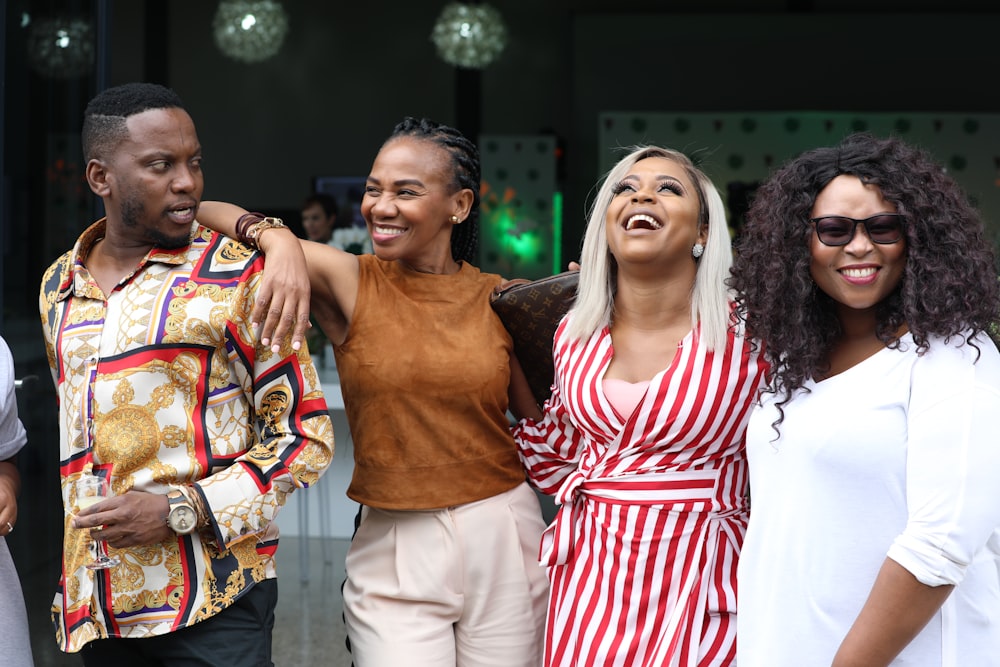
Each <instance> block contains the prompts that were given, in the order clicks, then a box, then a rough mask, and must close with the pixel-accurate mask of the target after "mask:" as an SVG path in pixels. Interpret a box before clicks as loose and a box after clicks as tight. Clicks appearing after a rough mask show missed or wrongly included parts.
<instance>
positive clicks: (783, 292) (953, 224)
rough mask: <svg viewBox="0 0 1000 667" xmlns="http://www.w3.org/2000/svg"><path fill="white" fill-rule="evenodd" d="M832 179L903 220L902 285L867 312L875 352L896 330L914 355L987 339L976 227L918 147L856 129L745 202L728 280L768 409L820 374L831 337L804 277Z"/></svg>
mask: <svg viewBox="0 0 1000 667" xmlns="http://www.w3.org/2000/svg"><path fill="white" fill-rule="evenodd" d="M841 174H849V175H853V176H856V177H858V178H859V179H860V180H861V181H862V182H864V183H866V184H872V185H875V186H877V187H878V188H879V189H880V190H881V192H882V196H883V197H884V198H885V199H886V200H887V201H889V202H891V203H893V204H894V205H895V206H896V210H897V212H898V213H900V214H902V215H903V219H904V224H903V229H904V234H905V238H906V266H905V269H904V272H903V278H902V280H901V281H900V283H899V285H897V287H896V289H895V290H894V291H893V292H892V293H891V294H890V295H889V296H887V297H886V298H885V299H884V300H883V301H882V302H881V303H880V304H879V305H878V307H877V309H876V317H877V328H876V334H877V336H878V338H879V339H880V340H881V341H883V342H884V343H885V345H886V346H887V347H890V348H897V347H898V346H899V336H898V333H897V332H898V331H899V330H900V327H901V325H903V324H904V323H905V324H906V326H907V327H908V329H909V331H910V333H911V335H912V336H913V340H914V342H915V343H916V345H917V350H918V352H923V351H926V350H927V348H928V345H929V340H928V339H929V337H931V336H937V337H941V338H944V339H948V338H951V337H954V336H959V337H962V338H963V339H964V340H969V339H971V338H972V337H974V336H976V335H978V334H979V333H982V332H984V331H985V332H988V333H989V332H990V327H991V325H992V324H994V323H995V322H996V320H997V318H998V314H1000V283H998V280H997V267H996V257H995V253H994V248H993V246H992V244H991V243H990V242H989V241H988V240H987V238H986V234H985V230H984V226H983V222H982V219H981V217H980V215H979V213H978V211H977V210H976V209H975V208H974V207H973V205H972V204H971V203H970V201H969V200H968V197H967V196H966V194H965V193H964V192H963V190H962V189H961V187H960V186H959V185H958V184H957V183H956V182H955V181H954V180H953V179H952V178H951V177H950V176H949V175H948V174H947V173H945V170H944V169H943V168H942V167H941V166H940V165H939V164H937V163H936V162H935V161H934V160H933V159H932V158H931V157H930V156H929V155H928V154H927V153H926V152H925V151H923V150H922V149H920V148H917V147H914V146H911V145H908V144H906V143H904V142H903V141H902V140H900V139H898V138H895V137H893V138H877V137H875V136H872V135H871V134H868V133H858V134H852V135H850V136H848V137H846V138H845V139H844V140H843V141H841V143H840V144H838V145H837V146H833V147H826V148H817V149H814V150H811V151H808V152H806V153H803V154H802V155H800V156H799V157H797V158H794V159H792V160H791V161H789V162H788V163H786V164H785V165H784V166H782V167H781V168H780V169H778V170H777V171H776V172H775V173H774V174H773V175H772V176H771V177H770V178H769V179H768V180H767V181H766V182H765V183H764V184H763V185H762V186H761V187H760V189H759V190H758V191H757V193H756V194H755V196H754V199H753V202H752V203H751V206H750V210H749V212H748V213H747V220H746V225H745V226H744V228H743V234H742V236H741V238H740V240H739V243H738V244H737V247H736V253H737V254H736V257H735V260H734V264H733V268H732V272H731V273H732V275H731V277H730V279H729V285H730V287H731V288H733V290H734V291H735V292H736V295H735V299H736V304H737V312H738V314H739V316H740V318H741V319H742V320H743V321H744V322H745V323H746V330H747V334H748V335H749V336H752V337H753V338H755V339H756V340H758V341H760V342H761V343H763V345H764V354H765V357H766V358H767V360H768V361H769V362H770V363H771V373H772V377H771V383H770V391H773V392H775V393H777V394H779V399H780V400H779V402H778V407H779V410H780V407H781V406H782V405H784V404H786V403H787V402H788V401H789V400H790V399H791V397H792V394H793V393H794V392H795V390H797V389H799V388H801V387H802V386H803V384H804V383H805V382H806V381H807V380H808V379H809V378H811V377H814V376H815V375H816V374H817V373H822V372H823V371H825V370H826V369H827V360H828V357H829V354H830V351H831V348H832V346H833V343H834V342H835V341H836V340H837V339H838V338H839V336H840V335H841V326H840V321H839V319H838V318H837V315H836V311H835V304H834V302H833V300H832V299H830V297H828V296H827V295H826V294H824V293H823V292H822V291H821V290H819V289H817V288H816V286H815V284H814V283H813V280H812V277H811V274H810V269H809V267H810V253H809V242H810V236H811V234H812V233H813V228H812V226H811V225H810V224H809V218H810V212H811V210H812V207H813V204H814V202H815V201H816V197H817V195H818V194H819V192H820V191H821V190H823V188H825V187H826V186H827V184H828V183H830V181H832V180H833V179H834V178H836V177H837V176H839V175H841ZM780 422H781V418H779V420H778V422H776V424H780Z"/></svg>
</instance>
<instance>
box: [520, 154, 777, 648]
mask: <svg viewBox="0 0 1000 667" xmlns="http://www.w3.org/2000/svg"><path fill="white" fill-rule="evenodd" d="M581 261H582V269H581V272H580V285H579V292H578V296H577V301H576V303H575V304H574V306H573V308H572V309H571V310H570V312H569V313H568V314H567V316H566V317H565V318H564V319H563V321H562V323H561V324H560V326H559V329H558V330H557V332H556V336H555V341H554V350H553V354H554V360H555V384H554V387H553V393H552V396H551V398H550V399H549V400H548V401H546V403H545V405H544V406H543V407H542V408H541V409H539V408H538V406H534V405H532V404H530V403H525V404H519V405H516V406H514V408H515V411H516V412H518V413H519V414H520V415H524V416H526V417H527V418H526V419H523V420H522V421H521V422H520V423H519V424H518V426H517V427H516V429H515V439H516V441H517V443H518V446H519V449H520V453H521V459H522V462H523V463H524V465H525V468H526V469H527V472H528V475H529V477H530V479H531V481H532V482H533V483H534V484H535V486H536V487H538V488H539V489H540V490H542V491H543V492H546V493H550V494H555V496H556V499H557V502H559V503H560V504H561V507H560V509H559V513H558V515H557V516H556V519H555V521H554V522H553V523H552V525H551V526H550V527H549V529H548V530H547V531H546V533H545V535H544V536H543V541H542V547H541V560H542V563H543V564H544V565H546V566H548V573H549V579H550V582H551V590H550V597H549V608H548V616H547V622H546V646H545V665H546V666H549V667H555V666H566V667H569V666H573V667H577V666H583V665H595V666H600V667H611V666H613V665H622V666H627V667H654V666H655V667H662V666H665V665H670V666H672V665H679V666H686V667H695V666H707V665H731V664H733V663H734V660H735V643H736V642H735V632H736V623H735V612H736V601H735V581H736V561H737V557H738V556H739V552H740V546H741V544H742V541H743V534H744V529H745V526H746V520H747V498H746V496H747V469H746V461H745V458H744V431H745V427H746V422H747V417H748V413H749V410H750V408H751V405H752V403H753V401H754V400H755V398H756V397H757V392H758V388H759V386H760V385H761V382H762V378H763V375H764V373H765V370H766V366H765V363H764V361H763V358H762V356H761V355H759V353H758V350H756V349H755V347H754V346H752V345H751V344H750V341H748V340H746V339H744V338H743V337H742V336H741V335H740V334H739V333H738V332H737V331H735V329H734V326H733V325H732V322H733V321H732V319H731V303H730V300H729V295H728V293H727V290H726V288H725V282H724V281H725V278H726V276H727V274H728V271H729V267H730V265H731V263H732V257H731V250H730V241H729V231H728V228H727V225H726V219H725V211H724V208H723V204H722V200H721V198H720V197H719V194H718V192H717V191H716V189H715V187H714V186H713V185H712V183H711V182H710V181H709V180H708V178H707V177H706V176H705V175H704V174H703V173H702V172H701V171H699V170H698V169H697V168H696V167H695V166H694V165H693V164H692V163H691V161H690V160H689V159H688V158H687V157H685V156H684V155H682V154H681V153H677V152H675V151H671V150H666V149H661V148H656V147H640V148H637V149H636V150H634V151H633V152H631V153H630V154H629V155H627V156H626V157H625V158H624V159H622V160H621V161H620V162H619V163H618V164H617V165H616V166H615V167H614V168H613V169H612V170H611V171H610V172H609V174H608V176H607V178H606V179H605V182H604V183H603V185H602V187H601V189H600V191H599V193H598V196H597V198H596V200H595V203H594V207H593V210H592V212H591V215H590V220H589V224H588V227H587V232H586V237H585V239H584V243H583V253H582V260H581Z"/></svg>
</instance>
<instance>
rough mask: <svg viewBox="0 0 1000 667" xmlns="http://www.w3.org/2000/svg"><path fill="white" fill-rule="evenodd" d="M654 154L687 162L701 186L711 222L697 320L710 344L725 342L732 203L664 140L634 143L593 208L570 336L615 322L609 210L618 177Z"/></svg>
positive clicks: (694, 306)
mask: <svg viewBox="0 0 1000 667" xmlns="http://www.w3.org/2000/svg"><path fill="white" fill-rule="evenodd" d="M651 157H654V158H664V159H666V160H671V161H672V162H676V163H677V164H679V165H681V166H682V167H683V168H684V170H685V171H686V172H687V174H688V177H689V178H690V179H691V182H692V183H694V185H695V188H696V189H697V191H698V202H699V209H700V210H699V215H698V222H699V226H707V228H708V236H707V238H706V241H705V252H704V254H702V256H701V259H699V260H698V269H697V273H696V274H695V280H694V287H693V289H692V291H691V321H692V322H693V323H695V325H697V324H698V323H700V324H701V340H702V342H703V343H704V344H705V345H706V346H707V347H708V348H709V349H716V348H719V349H721V348H724V347H725V344H726V335H727V331H728V329H729V327H730V323H731V318H730V306H729V301H730V295H729V290H728V289H727V288H726V279H727V278H728V277H729V267H730V266H732V263H733V254H732V243H731V241H730V238H729V227H728V225H727V223H726V209H725V206H724V205H723V203H722V197H721V196H720V195H719V191H718V190H717V189H716V188H715V185H714V184H713V183H712V181H710V180H709V178H708V177H707V176H706V175H705V174H704V173H703V172H702V171H701V170H700V169H698V168H697V167H695V166H694V163H693V162H691V160H690V159H689V158H688V157H687V156H686V155H684V154H683V153H680V152H678V151H675V150H671V149H669V148H660V147H658V146H635V147H633V148H632V149H631V152H630V153H629V154H628V155H626V156H625V157H624V158H622V159H621V160H620V161H619V162H618V164H616V165H615V166H614V167H612V168H611V170H610V171H609V172H608V173H607V175H606V176H605V177H604V182H603V183H602V185H601V188H600V190H598V192H597V197H596V198H595V199H594V204H593V206H592V207H591V209H590V215H589V219H588V222H587V231H586V234H585V236H584V239H583V249H582V251H581V254H580V283H579V286H578V288H577V296H576V300H575V302H574V304H573V307H572V308H571V309H570V311H569V321H568V322H567V325H566V333H567V335H568V336H569V337H570V338H573V339H577V340H583V339H587V338H589V337H590V336H592V335H593V334H594V332H595V331H598V330H599V329H602V328H604V327H606V326H609V325H610V324H611V320H612V316H613V314H614V297H615V291H616V282H615V267H614V262H613V258H612V256H611V251H610V250H609V249H608V239H607V231H606V229H605V226H604V224H605V216H606V215H607V211H608V206H610V204H611V200H612V199H613V198H614V195H615V193H614V190H615V187H616V186H617V185H618V183H619V182H620V181H621V180H622V179H623V178H625V176H626V175H627V174H628V172H629V170H630V169H631V168H632V166H633V165H634V164H635V163H636V162H639V161H640V160H644V159H646V158H651Z"/></svg>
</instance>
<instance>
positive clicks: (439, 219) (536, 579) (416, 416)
mask: <svg viewBox="0 0 1000 667" xmlns="http://www.w3.org/2000/svg"><path fill="white" fill-rule="evenodd" d="M479 180H480V167H479V155H478V151H477V149H476V147H475V145H474V144H473V143H472V142H470V141H469V140H468V139H466V138H465V137H464V136H462V135H461V133H459V132H458V131H457V130H454V129H453V128H450V127H447V126H444V125H440V124H438V123H434V122H432V121H428V120H426V119H424V120H416V119H412V118H408V119H406V120H404V121H403V122H401V123H400V124H399V125H397V126H396V128H395V130H394V132H393V134H392V135H391V136H390V137H389V139H388V140H387V141H386V143H385V144H384V145H383V146H382V149H381V150H380V151H379V153H378V155H377V156H376V158H375V161H374V164H373V165H372V169H371V173H370V175H369V176H368V179H367V185H366V189H365V194H364V199H363V201H362V206H361V211H362V214H363V215H364V218H365V223H366V225H367V227H368V231H369V233H370V234H371V237H372V241H373V245H374V250H375V253H374V254H373V255H360V256H357V255H352V254H349V253H345V252H342V251H340V250H337V249H336V248H332V247H330V246H328V245H325V244H319V243H313V242H309V241H304V240H299V239H296V237H294V236H293V235H292V234H290V233H288V232H286V231H280V230H277V229H276V230H275V231H271V229H274V228H273V227H270V226H269V225H261V226H260V227H257V229H256V232H257V234H251V236H256V240H257V241H260V244H261V247H262V250H264V252H265V253H266V254H267V258H268V259H267V264H268V268H267V270H266V271H265V280H266V281H267V283H266V284H265V285H264V286H263V291H262V295H263V296H264V297H266V296H268V295H271V296H272V299H271V303H270V312H268V311H267V310H266V307H262V308H261V309H259V312H258V313H256V315H259V318H258V321H261V322H264V321H265V320H268V321H267V322H265V325H264V331H263V336H264V338H265V340H266V339H267V337H268V336H269V335H273V337H274V339H275V340H281V339H282V337H283V336H284V334H285V333H288V332H289V331H290V330H291V329H292V328H293V326H292V325H293V322H292V319H293V318H291V317H290V318H289V319H288V320H284V321H282V322H281V323H280V324H277V322H276V320H277V319H278V318H277V316H278V315H280V313H281V312H282V306H283V305H284V306H285V310H286V311H287V310H288V307H289V304H294V303H295V302H296V300H300V301H299V303H302V304H304V303H305V301H304V299H302V294H303V293H304V292H305V290H304V289H303V285H302V284H300V283H299V282H298V281H299V280H302V281H303V282H304V281H305V278H304V275H305V272H306V270H307V271H308V281H309V284H310V286H311V313H312V316H313V317H314V318H315V321H316V322H318V323H319V325H320V327H321V329H322V330H323V333H324V334H325V335H326V336H327V338H329V340H330V341H332V343H333V347H334V353H335V355H336V359H337V369H338V371H339V374H340V380H341V388H342V391H343V396H344V404H345V408H346V411H347V417H348V422H349V424H350V428H351V435H352V437H353V440H354V452H355V468H354V474H353V478H352V481H351V485H350V487H349V489H348V492H347V494H348V496H350V497H351V498H353V499H354V500H356V501H358V502H359V503H361V505H362V506H363V510H362V518H361V524H360V526H359V528H358V531H357V533H356V534H355V536H354V539H353V540H352V543H351V548H350V551H349V553H348V555H347V582H346V584H345V587H344V604H345V611H346V620H347V629H348V637H349V638H350V642H351V648H352V653H353V656H354V662H355V664H356V665H357V666H358V667H369V666H371V667H383V666H384V665H404V664H405V665H410V666H416V667H423V666H432V665H433V666H438V665H441V666H442V667H444V666H446V665H447V666H449V667H450V666H455V665H458V666H459V667H464V666H479V665H482V666H484V667H485V666H486V665H497V666H499V665H503V666H505V667H508V666H511V667H516V666H521V665H524V666H528V665H536V664H540V662H541V647H542V635H541V633H542V629H543V627H544V616H545V600H546V594H547V587H548V584H547V582H546V577H545V573H544V570H543V569H542V567H541V566H540V565H539V564H538V545H539V540H540V536H541V533H542V530H543V529H544V528H545V526H544V523H543V521H542V518H541V510H540V507H539V505H538V499H537V497H536V496H535V494H534V492H533V491H532V490H531V489H530V488H529V487H528V486H527V484H526V483H525V476H524V472H523V470H522V468H521V465H520V462H519V460H518V456H517V453H516V450H515V448H514V443H513V439H512V437H511V433H510V429H509V422H508V419H507V416H506V412H507V405H508V388H509V386H510V385H511V382H510V379H511V367H512V361H513V357H512V353H511V339H510V336H509V334H508V333H507V332H506V330H505V329H504V327H503V325H502V324H501V323H500V321H499V319H498V318H497V317H496V315H495V314H494V313H493V311H492V309H491V307H490V305H489V296H490V293H491V292H492V290H493V289H494V287H496V286H497V285H498V284H500V283H501V282H502V278H501V277H500V276H497V275H492V274H486V273H481V272H480V271H479V270H478V269H477V268H476V267H474V266H473V265H472V264H470V263H469V259H470V258H472V257H473V256H474V254H475V248H476V243H477V240H478V239H477V236H478V232H477V229H478V228H477V217H478V208H479ZM245 213H246V212H245V211H243V210H242V209H239V208H238V207H234V206H231V205H229V204H222V203H218V202H212V203H203V204H202V208H201V210H200V211H199V216H198V217H199V221H200V222H202V223H203V224H205V225H206V226H209V227H212V228H213V229H217V230H219V231H222V232H224V233H228V234H230V235H233V236H235V235H237V233H238V232H245V231H246V230H245V228H246V227H247V225H248V224H249V226H250V227H251V228H252V227H253V225H255V224H257V220H259V218H254V217H253V216H250V217H242V218H241V216H244V214H245ZM240 219H242V224H241V225H240V227H242V228H243V229H237V224H236V223H237V221H238V220H240ZM264 231H267V233H266V234H264V233H263V232H264ZM244 235H245V234H244ZM303 255H304V257H305V262H304V265H305V267H306V269H303V261H302V258H303ZM262 300H264V301H265V302H266V298H265V299H262ZM286 302H287V303H286ZM293 307H294V306H293ZM298 315H299V319H298V321H297V322H296V323H295V326H294V329H295V332H294V336H293V341H294V344H295V345H301V344H302V341H303V339H304V336H303V334H304V331H305V328H306V325H305V322H306V321H307V319H308V316H309V313H308V312H307V311H306V310H305V306H304V305H303V306H302V310H300V312H299V313H298ZM276 324H277V326H275V325H276ZM513 367H514V372H515V373H519V370H520V369H519V368H517V366H516V362H513ZM525 386H526V385H525Z"/></svg>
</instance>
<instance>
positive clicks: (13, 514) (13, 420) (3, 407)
mask: <svg viewBox="0 0 1000 667" xmlns="http://www.w3.org/2000/svg"><path fill="white" fill-rule="evenodd" d="M27 439H28V438H27V435H26V434H25V432H24V426H23V425H22V424H21V420H20V419H18V417H17V399H16V397H15V396H14V362H13V359H12V358H11V355H10V348H8V347H7V342H6V341H5V340H4V339H3V338H0V624H2V626H3V628H2V630H0V663H2V664H3V665H4V667H32V665H34V662H33V660H32V657H31V635H30V633H29V632H28V617H27V614H26V613H25V608H24V595H23V594H22V592H21V580H20V579H19V578H18V576H17V570H16V569H15V567H14V561H13V560H12V559H11V557H10V550H9V549H8V548H7V538H8V537H9V536H10V534H11V533H13V532H14V526H16V525H17V496H18V493H19V492H20V490H21V475H20V473H19V472H18V470H17V453H18V452H19V451H20V450H21V448H22V447H24V445H25V443H26V442H27Z"/></svg>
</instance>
